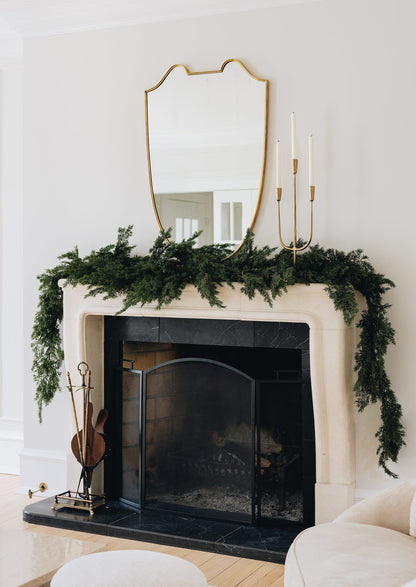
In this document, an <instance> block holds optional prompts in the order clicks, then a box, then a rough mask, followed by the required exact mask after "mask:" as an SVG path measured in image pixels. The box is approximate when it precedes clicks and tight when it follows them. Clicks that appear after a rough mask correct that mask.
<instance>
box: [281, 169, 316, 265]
mask: <svg viewBox="0 0 416 587" xmlns="http://www.w3.org/2000/svg"><path fill="white" fill-rule="evenodd" d="M297 172H298V160H297V159H292V173H293V246H289V245H287V244H285V242H284V241H283V238H282V227H281V221H280V201H281V199H282V188H281V187H278V188H276V192H277V215H278V221H279V240H280V243H281V245H282V247H283V248H285V249H286V250H288V251H293V264H294V265H296V255H297V253H298V252H299V251H304V250H305V249H306V248H307V247H309V245H310V244H311V241H312V233H313V201H314V199H315V186H314V185H310V186H309V201H310V207H311V216H310V218H311V221H310V222H311V226H310V234H309V239H308V241H307V243H306V244H304V245H302V246H300V247H298V246H297V237H298V235H297V211H296V175H297Z"/></svg>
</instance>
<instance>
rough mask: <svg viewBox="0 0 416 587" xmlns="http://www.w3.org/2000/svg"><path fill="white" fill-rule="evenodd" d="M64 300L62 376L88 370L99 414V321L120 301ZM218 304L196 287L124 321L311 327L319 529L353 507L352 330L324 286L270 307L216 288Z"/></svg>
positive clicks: (82, 290) (81, 290)
mask: <svg viewBox="0 0 416 587" xmlns="http://www.w3.org/2000/svg"><path fill="white" fill-rule="evenodd" d="M63 285H64V284H62V286H63ZM63 292H64V319H63V338H64V351H65V366H66V370H69V371H70V372H71V373H76V367H77V365H78V363H79V362H80V361H86V362H87V363H88V364H89V365H90V367H91V369H92V372H93V377H94V382H93V384H94V387H95V389H96V392H95V395H94V398H95V400H94V403H95V408H94V412H95V413H97V410H98V409H99V408H101V407H103V406H102V404H103V370H104V364H103V342H104V316H114V315H115V314H116V313H117V312H118V311H120V310H121V308H122V306H123V304H122V298H113V299H104V296H96V297H86V294H87V293H88V288H87V287H86V286H76V287H72V286H65V287H63ZM220 299H221V300H222V301H223V302H224V304H225V306H226V307H225V308H215V307H211V306H210V305H209V304H208V302H207V301H205V300H203V299H202V298H201V297H200V295H199V294H198V292H197V291H196V289H195V288H194V287H192V286H188V287H186V288H185V290H184V292H183V294H182V296H181V299H180V300H176V301H174V302H172V303H171V304H170V305H169V306H166V307H164V308H162V309H161V310H157V309H156V304H148V305H145V306H143V307H141V306H134V307H131V308H129V309H128V310H127V311H126V312H125V313H123V315H124V316H161V317H162V316H163V317H171V318H178V317H181V318H200V319H224V320H253V321H269V322H304V323H306V324H308V325H309V329H310V334H309V340H310V371H311V386H312V396H313V407H314V421H315V438H316V487H315V501H316V522H317V523H322V522H326V521H330V520H332V519H333V518H334V517H335V516H336V515H338V514H339V513H341V512H342V511H344V510H345V509H346V508H347V507H349V506H350V505H351V504H352V503H353V501H354V491H355V475H356V471H355V426H354V398H353V391H352V388H353V372H354V371H353V360H354V350H355V344H356V337H357V329H356V327H355V326H356V325H355V324H352V325H351V326H347V325H346V324H345V322H344V319H343V316H342V313H341V312H339V311H336V310H335V308H334V305H333V302H332V300H331V299H330V298H329V296H328V294H327V292H326V291H325V286H324V285H321V284H312V285H310V286H306V285H301V284H296V285H294V286H291V287H289V288H288V292H287V293H285V294H283V295H282V296H281V297H279V298H277V299H276V300H275V301H274V302H273V305H272V307H270V306H269V305H268V304H267V303H266V302H265V301H264V300H263V298H262V297H261V296H259V295H257V296H256V297H255V298H254V299H253V300H249V299H248V298H247V296H245V295H243V294H242V293H241V292H240V290H239V287H238V286H237V287H236V288H235V289H232V288H231V287H229V286H224V287H223V288H221V290H220ZM75 471H76V468H74V472H75ZM77 474H78V475H79V472H78V473H77ZM69 475H70V474H69ZM77 480H78V478H77V477H76V478H74V479H68V483H69V484H68V486H72V485H74V483H75V484H76V482H77Z"/></svg>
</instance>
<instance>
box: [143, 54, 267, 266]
mask: <svg viewBox="0 0 416 587" xmlns="http://www.w3.org/2000/svg"><path fill="white" fill-rule="evenodd" d="M229 63H238V64H239V65H240V67H241V68H242V69H243V70H244V71H245V72H246V73H247V74H248V75H249V76H250V77H251V78H253V79H255V80H256V81H259V82H263V83H264V84H265V104H264V142H263V145H264V147H263V164H262V168H261V178H260V186H259V193H258V196H257V203H256V208H255V210H254V214H253V218H252V220H251V223H250V226H249V227H248V229H249V230H253V226H254V224H255V222H256V218H257V215H258V211H259V208H260V202H261V197H262V194H263V186H264V175H265V168H266V153H267V126H268V117H269V80H266V79H262V78H259V77H257V76H255V75H253V74H252V73H251V72H250V71H249V70H248V69H247V67H246V66H245V65H244V64H243V63H242V62H241V61H240V60H239V59H227V60H226V61H224V63H223V64H222V65H221V68H220V69H214V70H209V71H189V69H188V68H187V67H186V66H185V65H181V64H179V63H177V64H175V65H172V66H171V67H169V69H168V70H167V72H166V73H165V75H164V76H163V77H162V79H161V80H160V81H159V82H158V83H157V84H156V85H155V86H153V87H152V88H149V89H148V90H145V92H144V95H145V123H146V150H147V168H148V173H149V184H150V192H151V195H152V203H153V210H154V213H155V216H156V220H157V223H158V225H159V229H160V231H161V232H162V233H164V232H165V228H164V227H163V226H162V223H161V220H160V217H159V213H158V211H157V207H156V200H155V194H154V190H153V179H152V164H151V160H150V137H149V102H148V96H149V94H150V92H153V91H154V90H157V88H159V86H161V85H162V84H163V82H164V81H165V80H166V78H167V77H168V76H169V74H170V73H171V72H172V71H173V70H174V69H175V68H176V67H182V68H183V69H184V70H185V72H186V75H188V76H192V75H206V74H212V73H223V72H224V69H225V68H226V66H227V65H228V64H229ZM246 231H247V229H246ZM165 240H166V241H167V242H170V241H169V239H168V238H166V237H165ZM244 241H245V236H243V238H242V240H241V243H240V244H239V245H238V246H237V247H236V248H235V249H234V250H233V251H232V253H230V254H229V255H228V256H226V257H224V259H228V258H229V257H231V256H232V255H234V254H235V253H236V252H237V251H238V250H239V249H240V248H241V247H242V246H243V244H244ZM213 244H215V243H213Z"/></svg>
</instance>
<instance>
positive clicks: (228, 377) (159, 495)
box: [143, 359, 256, 520]
mask: <svg viewBox="0 0 416 587" xmlns="http://www.w3.org/2000/svg"><path fill="white" fill-rule="evenodd" d="M143 408H144V409H143V413H144V428H143V432H144V440H143V453H144V475H143V498H144V504H145V505H146V506H147V507H161V508H165V509H174V510H176V511H178V510H180V511H193V512H194V513H199V514H202V515H204V514H205V515H210V514H211V513H212V512H213V511H215V515H216V517H225V518H227V519H229V520H245V519H247V520H252V519H253V517H254V507H255V503H254V494H255V444H256V443H255V441H256V436H255V419H254V418H255V382H254V380H253V379H252V378H250V377H248V376H247V375H245V374H244V373H242V372H241V371H238V370H236V369H234V368H233V367H229V366H227V365H224V364H222V363H219V362H217V361H210V360H204V359H179V360H174V361H170V362H168V363H165V364H162V365H160V366H157V367H155V368H153V369H150V370H149V371H147V372H146V373H144V374H143Z"/></svg>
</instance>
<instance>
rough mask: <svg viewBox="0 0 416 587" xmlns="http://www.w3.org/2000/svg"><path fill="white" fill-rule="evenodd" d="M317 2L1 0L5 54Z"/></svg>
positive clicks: (1, 43)
mask: <svg viewBox="0 0 416 587" xmlns="http://www.w3.org/2000/svg"><path fill="white" fill-rule="evenodd" d="M311 1H316V0H0V53H3V54H4V53H7V52H13V51H14V52H20V51H23V42H22V39H24V38H26V37H33V36H44V35H54V34H62V33H68V32H74V31H82V30H91V29H96V28H106V27H110V26H124V25H129V24H138V23H145V22H154V21H160V20H177V19H183V18H189V17H193V16H204V15H209V14H222V13H227V12H235V11H245V10H258V9H261V8H268V7H274V6H283V5H288V4H299V3H302V2H311Z"/></svg>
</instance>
